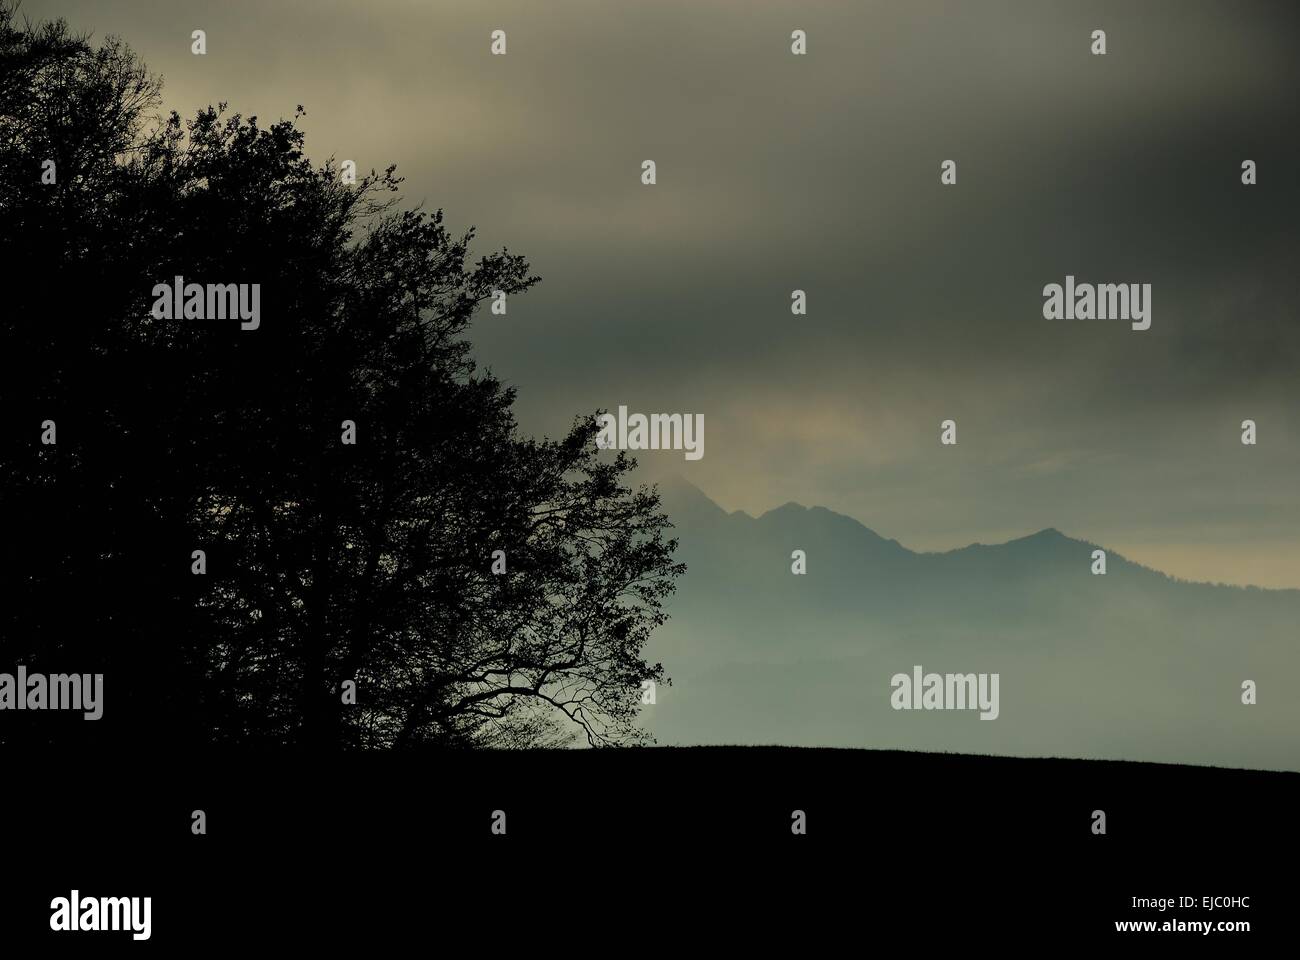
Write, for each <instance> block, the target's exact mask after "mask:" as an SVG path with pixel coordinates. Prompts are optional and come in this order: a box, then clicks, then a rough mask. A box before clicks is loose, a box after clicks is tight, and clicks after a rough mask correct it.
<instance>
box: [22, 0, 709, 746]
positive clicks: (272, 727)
mask: <svg viewBox="0 0 1300 960" xmlns="http://www.w3.org/2000/svg"><path fill="white" fill-rule="evenodd" d="M157 102H158V83H157V81H156V80H155V79H154V78H153V77H151V76H150V75H149V74H148V72H147V71H146V70H144V69H143V68H142V67H141V66H140V64H139V63H138V61H137V60H136V59H135V57H134V56H133V55H132V54H131V53H130V51H129V50H128V49H127V48H125V47H124V46H123V45H122V44H120V43H119V42H117V41H115V40H108V41H106V42H104V43H103V44H100V45H99V46H97V47H96V46H93V45H92V44H91V43H90V42H89V41H88V40H87V39H85V38H80V37H75V36H73V35H71V34H70V33H69V31H68V28H67V27H66V25H65V24H63V23H62V22H59V23H54V24H46V25H39V26H33V25H31V24H19V23H18V22H17V21H16V20H15V18H14V16H13V13H12V10H11V9H10V10H5V11H0V182H2V183H3V193H0V258H3V262H4V263H5V264H6V265H7V267H8V268H9V272H10V275H11V276H13V277H15V278H17V280H18V282H17V283H16V284H13V285H11V286H10V289H9V290H8V291H7V300H8V305H7V309H6V311H5V313H4V316H3V321H2V323H3V326H2V328H0V336H2V337H3V340H2V342H0V354H2V355H3V360H2V361H0V362H2V363H3V371H2V373H3V383H0V409H3V410H4V411H5V416H6V417H8V418H9V425H10V429H9V430H8V431H6V440H5V447H4V458H3V463H2V464H0V471H2V473H0V483H2V484H3V487H2V490H3V497H4V504H5V506H4V515H5V518H6V520H7V521H10V522H11V523H12V533H11V535H10V536H8V537H7V539H6V543H5V551H6V556H7V565H8V572H7V581H6V582H7V584H8V585H9V586H10V587H12V595H11V597H10V599H9V602H7V603H6V604H5V605H4V607H3V612H2V614H0V616H3V620H2V621H0V622H2V623H3V635H2V636H0V671H4V670H10V671H11V670H12V665H13V664H16V663H24V664H26V665H27V667H28V669H29V670H32V671H38V670H45V671H50V672H54V671H75V672H79V673H84V672H102V673H104V674H105V697H104V699H105V716H104V720H102V721H99V722H97V723H87V722H85V721H83V720H81V719H80V718H79V717H78V718H76V719H75V721H70V720H65V719H63V718H59V720H58V721H55V720H52V719H51V718H50V717H49V715H48V714H47V715H37V714H12V713H11V714H9V717H10V718H15V719H14V722H12V723H11V722H8V719H6V723H4V724H0V742H5V741H7V742H9V743H11V744H12V743H19V742H32V741H35V742H49V741H51V740H56V739H62V740H72V739H77V738H80V739H85V738H88V737H89V738H98V739H100V740H106V741H111V742H118V741H119V738H122V737H128V736H129V737H135V738H142V739H143V738H147V739H149V740H153V741H158V740H163V741H172V742H182V743H196V742H202V741H212V742H239V743H248V742H256V743H269V744H296V745H301V746H305V747H309V748H313V749H329V748H337V747H340V746H343V747H348V746H362V747H391V746H405V745H420V744H447V745H502V744H504V745H521V746H522V745H536V744H547V743H554V742H560V741H563V740H566V739H568V738H570V737H571V736H572V733H573V732H574V731H578V732H580V733H582V734H585V736H586V737H587V738H588V740H589V741H590V742H592V743H595V744H606V743H629V742H637V741H639V740H641V739H643V734H642V733H641V732H640V731H639V730H638V728H637V727H636V726H635V719H636V714H637V710H638V707H639V703H640V692H641V684H642V681H644V680H647V679H650V680H655V681H656V682H664V676H663V668H662V667H661V666H660V665H659V664H653V665H652V664H649V663H646V662H645V660H644V659H643V656H642V650H643V646H644V644H645V641H646V639H647V637H648V635H649V632H650V631H651V630H652V629H653V628H654V627H655V626H656V625H658V624H659V623H661V622H662V621H663V620H664V614H663V612H662V609H661V605H662V601H663V599H664V598H665V596H666V595H667V593H668V592H669V591H670V590H671V588H672V584H673V580H674V578H675V577H676V576H677V575H679V574H680V573H681V571H682V569H683V567H682V566H681V565H680V564H674V563H673V562H672V552H673V550H674V548H675V546H676V543H675V541H671V540H666V539H665V528H666V527H667V526H668V524H667V520H666V518H665V517H663V516H662V515H660V514H659V513H658V512H657V508H658V497H657V494H656V493H655V492H654V491H653V490H647V489H645V488H640V489H637V490H633V489H631V488H630V487H629V486H627V485H625V480H626V475H627V473H628V471H629V470H630V469H632V467H633V466H634V461H631V460H629V459H627V458H626V457H625V456H623V455H622V454H619V455H617V456H616V457H610V456H609V455H604V456H598V455H597V453H596V451H595V444H594V437H595V433H596V425H595V420H594V417H584V418H579V419H577V420H575V423H574V425H573V427H572V429H571V430H570V432H569V433H568V434H567V435H566V436H565V437H563V438H562V439H559V440H534V439H531V438H527V437H524V436H521V435H520V434H519V432H518V430H517V427H516V424H515V421H514V419H513V417H512V415H511V412H510V410H511V405H512V403H513V401H514V392H513V390H511V389H509V388H507V387H505V386H503V385H502V384H501V383H500V382H499V381H497V380H496V379H494V378H493V377H492V376H491V375H489V374H486V373H483V372H480V371H479V370H478V369H477V368H476V366H475V363H474V361H473V360H472V359H471V356H470V345H469V343H468V342H467V341H466V340H465V337H464V334H465V331H466V328H467V326H468V324H469V322H470V320H471V317H472V315H473V314H474V312H475V311H476V308H477V307H478V306H479V305H480V304H481V303H483V302H484V301H485V300H486V299H489V298H491V297H492V296H494V295H495V294H496V293H497V292H503V293H505V294H506V295H507V296H510V295H514V294H517V293H520V292H522V291H524V290H527V289H528V288H529V287H530V286H532V285H533V284H534V283H536V282H537V278H536V277H533V276H531V275H530V274H529V270H528V265H527V263H526V261H525V260H524V259H523V258H522V257H519V256H517V255H513V254H510V253H509V252H507V251H504V250H503V251H501V252H500V253H496V254H492V255H490V256H485V257H482V258H481V259H479V260H478V261H477V262H471V261H470V253H469V246H470V242H471V240H472V237H473V231H470V232H469V233H466V234H465V235H463V236H460V237H454V236H452V235H451V234H450V233H449V232H448V231H447V229H446V228H445V226H444V225H443V221H442V215H441V211H439V212H438V213H435V214H432V215H429V214H426V213H424V212H421V211H418V210H417V211H397V210H395V209H394V207H393V204H394V202H395V198H394V196H393V194H394V193H395V192H396V191H397V189H398V186H399V184H400V180H399V178H397V177H396V176H395V174H394V171H393V168H389V169H388V170H387V171H385V172H384V173H382V174H377V173H374V172H373V171H372V172H371V174H370V175H369V176H366V177H364V178H362V179H360V180H359V181H358V182H357V183H356V184H351V185H350V184H345V183H342V182H340V179H339V177H338V174H337V172H336V169H335V167H334V164H333V162H332V161H330V162H327V163H325V164H324V165H323V166H321V167H319V168H313V166H312V165H311V163H310V162H309V161H308V160H307V159H306V158H305V157H304V156H303V153H302V146H303V135H302V133H301V131H299V130H298V129H297V126H296V119H297V118H296V116H295V120H293V121H281V122H278V123H275V124H273V125H271V126H270V127H269V128H265V129H263V128H262V127H260V126H259V125H258V123H257V120H256V118H251V117H250V118H248V119H244V118H242V117H240V116H239V115H230V114H228V112H227V111H226V108H225V105H224V104H223V105H221V106H219V107H217V108H208V109H206V110H203V111H201V112H199V113H198V115H197V116H196V117H195V119H193V120H192V121H189V122H188V123H183V122H182V121H181V119H180V117H179V116H177V115H176V114H174V113H173V114H172V115H171V116H170V117H169V118H166V119H162V120H156V119H155V120H152V121H151V118H150V117H149V115H148V111H150V110H151V109H153V107H154V106H155V105H156V104H157ZM299 113H301V108H299ZM47 159H53V160H54V170H55V182H54V183H52V184H51V183H44V182H42V171H43V161H45V160H47ZM177 276H180V277H183V278H184V282H185V283H191V282H194V283H201V284H207V283H220V284H259V285H260V291H261V300H260V325H259V326H258V327H257V328H256V329H241V323H240V320H239V319H238V318H237V317H235V318H228V319H212V318H207V319H196V318H191V319H185V318H175V319H165V318H159V317H157V316H154V315H153V310H152V307H153V304H154V300H155V295H154V292H153V291H154V287H155V285H157V284H171V283H172V281H173V278H174V277H177ZM47 420H49V421H54V422H55V424H56V429H57V442H56V443H55V444H52V445H47V444H42V443H41V433H42V427H41V425H42V423H43V422H44V421H47ZM344 421H352V422H353V423H354V424H355V438H356V442H355V444H345V443H343V442H342V435H343V422H344ZM196 550H202V551H204V553H205V555H206V574H203V575H195V574H193V573H192V572H191V565H192V563H193V562H194V561H193V560H192V554H193V551H196ZM498 550H500V551H504V564H505V572H504V573H494V572H493V552H494V551H498ZM347 681H352V682H354V683H355V684H356V705H355V706H354V705H350V704H347V703H344V697H343V685H344V684H345V682H347ZM70 724H71V725H70Z"/></svg>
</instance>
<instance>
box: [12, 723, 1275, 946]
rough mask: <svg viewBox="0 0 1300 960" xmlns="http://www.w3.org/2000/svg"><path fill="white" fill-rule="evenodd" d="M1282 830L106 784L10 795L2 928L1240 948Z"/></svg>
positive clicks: (841, 775)
mask: <svg viewBox="0 0 1300 960" xmlns="http://www.w3.org/2000/svg"><path fill="white" fill-rule="evenodd" d="M195 809H202V810H203V811H204V812H205V814H206V818H207V820H206V822H207V834H206V835H204V836H195V835H193V833H192V832H191V814H192V811H193V810H195ZM1297 809H1300V775H1298V774H1292V773H1275V772H1261V771H1248V770H1232V769H1216V768H1208V767H1178V766H1165V765H1154V764H1141V763H1112V762H1100V761H1069V760H1032V759H1013V758H999V757H978V756H958V755H943V754H922V753H897V752H875V751H864V750H803V749H789V748H762V747H760V748H741V747H709V748H681V749H664V748H652V749H627V750H602V751H590V750H575V751H535V752H476V753H457V754H446V753H424V754H416V753H408V754H400V755H394V754H387V755H365V756H348V757H343V758H339V759H337V760H333V761H328V762H310V763H309V762H306V761H301V760H294V759H291V758H286V757H283V756H278V757H265V756H263V757H242V758H220V757H215V758H214V757H209V758H192V759H189V760H185V761H179V762H176V763H172V764H168V765H166V766H163V767H159V766H142V767H139V768H136V769H133V770H132V769H127V768H123V767H122V766H121V758H108V757H103V758H100V759H99V760H97V761H95V762H93V763H91V764H89V765H87V764H84V763H83V764H78V765H76V766H75V767H71V766H70V767H69V768H67V769H65V772H64V773H62V774H57V775H50V776H44V777H42V778H41V779H40V780H39V782H35V781H33V782H30V783H28V784H27V786H26V788H25V790H24V791H22V792H19V791H8V792H6V796H5V799H4V810H3V813H4V822H5V823H6V825H7V826H8V830H7V838H6V849H7V850H8V856H10V858H11V859H12V860H13V862H15V863H23V864H24V865H25V866H24V869H23V871H22V876H21V881H22V882H21V883H20V884H15V885H13V888H12V889H11V890H9V891H8V893H9V896H7V897H4V898H0V904H3V907H2V908H0V914H7V916H4V915H0V927H4V928H6V929H7V930H8V931H11V932H19V931H20V928H21V930H26V931H27V932H28V933H31V932H33V930H35V929H36V927H39V924H40V923H41V922H43V921H44V919H47V918H48V915H49V911H48V906H47V905H48V903H49V900H50V898H52V897H55V896H59V895H64V896H66V895H67V893H68V889H69V887H70V886H76V887H78V889H81V890H83V891H86V890H91V891H94V890H98V891H100V892H104V893H113V894H114V895H119V894H128V893H132V892H133V891H134V892H136V893H148V894H150V895H152V896H153V897H154V898H155V899H154V916H155V920H154V924H155V930H156V931H157V937H158V938H159V939H167V940H168V941H169V942H172V943H184V942H192V941H189V940H187V939H186V937H187V936H192V935H193V932H194V931H199V933H200V935H201V939H203V940H204V942H223V943H224V942H247V941H246V940H242V939H241V938H242V937H244V936H245V935H246V934H249V933H250V932H251V931H257V930H268V931H270V935H271V936H273V937H275V938H279V939H281V940H284V942H286V943H287V942H289V941H290V940H292V939H293V938H294V937H297V936H300V935H301V936H304V937H305V936H306V933H305V931H310V932H311V936H312V937H316V938H318V939H319V938H325V939H327V940H329V941H331V942H333V941H334V939H336V938H342V940H351V939H354V938H357V937H360V938H361V939H362V940H363V941H365V942H369V943H380V942H387V941H385V940H384V939H383V935H385V934H387V935H396V932H395V928H394V927H393V925H394V924H397V925H398V927H400V929H402V930H404V929H406V927H407V926H411V925H413V927H412V928H413V929H417V930H432V929H433V928H434V927H435V926H437V925H456V924H460V925H462V926H465V925H473V923H481V922H484V918H485V916H488V917H496V919H495V920H490V921H489V922H490V923H504V922H506V920H505V919H503V918H502V917H501V911H506V912H507V913H508V914H509V916H510V917H512V918H516V919H517V918H518V917H519V916H522V915H525V914H521V913H520V912H519V911H520V909H521V908H520V906H519V905H520V903H521V902H525V901H526V902H527V903H528V904H529V907H528V908H527V909H528V910H532V909H534V908H538V907H541V906H544V907H545V908H548V909H549V908H553V909H554V910H555V911H558V913H559V914H561V915H567V914H568V913H569V912H574V911H576V912H577V913H578V914H581V913H582V911H584V910H587V911H593V912H594V914H599V915H600V916H601V917H604V918H607V917H610V916H615V915H617V911H620V910H628V911H629V918H628V922H629V923H631V924H632V925H633V926H635V924H636V923H638V922H649V921H648V920H647V917H648V916H651V915H652V916H653V918H654V921H653V922H654V923H656V924H664V925H666V929H674V930H681V929H684V928H686V927H693V926H695V925H697V924H701V923H703V924H704V927H703V928H702V930H701V933H702V935H711V934H719V932H720V931H724V930H725V929H726V928H728V925H730V926H732V927H735V926H736V925H739V926H740V927H743V928H744V929H745V930H748V931H749V933H750V934H753V933H754V932H755V931H757V930H759V929H760V927H761V925H762V924H765V923H769V922H772V921H774V920H775V919H776V917H775V915H774V916H773V917H766V916H763V915H761V914H763V913H764V912H765V911H764V908H763V907H762V904H765V903H766V904H768V908H770V909H777V910H778V912H779V914H780V916H783V917H785V918H786V920H787V921H790V922H794V921H799V920H800V918H812V917H814V916H816V915H819V914H822V913H828V912H829V913H836V915H837V916H838V917H839V921H844V920H845V918H846V917H852V918H856V919H855V921H854V922H856V923H863V924H868V925H871V926H877V925H883V926H888V925H894V926H900V925H901V926H906V927H907V928H908V929H913V930H920V929H924V926H925V924H926V923H929V922H933V921H935V920H937V919H939V918H943V919H944V922H945V923H954V922H956V921H957V918H961V922H962V923H977V924H978V927H977V928H978V929H980V930H983V931H984V932H983V933H982V934H981V936H980V939H981V942H983V943H986V944H996V943H1000V942H1017V939H1016V938H1017V935H1018V934H1019V933H1021V932H1023V931H1024V930H1026V929H1029V928H1030V927H1035V928H1038V927H1043V926H1046V927H1049V928H1051V929H1053V930H1054V931H1055V934H1056V936H1064V937H1067V938H1069V939H1075V938H1078V937H1084V938H1088V937H1089V936H1090V935H1095V936H1100V935H1103V934H1106V935H1109V936H1113V935H1115V934H1114V930H1113V926H1109V927H1108V925H1110V924H1112V922H1113V921H1114V920H1124V919H1131V918H1133V917H1139V916H1145V915H1146V914H1145V913H1142V912H1140V911H1138V912H1135V911H1134V909H1133V908H1132V907H1131V904H1130V901H1131V899H1132V898H1133V897H1135V896H1138V897H1152V896H1178V895H1195V896H1196V897H1200V896H1202V895H1206V896H1216V895H1222V896H1251V897H1253V898H1254V899H1253V906H1252V907H1251V908H1250V912H1249V913H1247V914H1246V915H1247V916H1249V917H1251V918H1253V919H1254V920H1255V921H1256V923H1259V922H1262V921H1263V919H1264V918H1266V917H1268V916H1270V906H1271V911H1272V913H1271V915H1277V913H1278V911H1279V909H1280V908H1279V904H1280V903H1281V901H1280V899H1279V894H1280V892H1281V889H1282V888H1281V887H1279V886H1278V884H1279V883H1281V882H1282V881H1283V880H1284V878H1285V877H1286V876H1288V875H1289V873H1288V871H1290V870H1291V869H1293V866H1294V856H1295V851H1296V849H1297V840H1298V839H1300V831H1298V830H1297V823H1296V819H1295V811H1296V810H1297ZM1097 810H1103V811H1105V814H1106V833H1105V835H1098V834H1094V833H1093V829H1092V828H1093V823H1094V822H1095V815H1094V811H1097ZM496 811H501V812H502V813H504V816H505V824H506V833H505V834H504V835H500V834H494V833H493V831H492V825H493V823H494V822H497V821H498V820H499V817H497V816H495V812H496ZM795 811H802V812H803V813H804V815H805V817H806V823H807V833H806V835H797V834H796V833H794V832H793V831H792V829H791V828H792V824H793V822H794V820H793V819H792V816H793V815H794V812H795ZM795 909H797V910H798V911H801V912H800V913H794V914H791V913H789V912H788V911H790V910H795ZM642 911H649V913H648V914H644V913H642ZM756 911H757V912H758V913H757V914H756ZM843 911H848V912H847V913H844V912H843ZM1185 915H1187V916H1192V915H1193V914H1190V913H1187V914H1185ZM1226 915H1227V914H1224V913H1223V912H1220V913H1219V914H1218V916H1219V917H1223V916H1226ZM471 917H472V918H476V920H473V921H472V920H471V919H470V918H471ZM638 918H639V919H638ZM800 922H802V921H800ZM809 922H811V919H809ZM33 924H35V927H34V926H33ZM917 924H920V926H917ZM818 929H823V928H818ZM972 929H976V927H972ZM295 931H297V933H295ZM36 932H39V930H37V931H36ZM710 932H711V933H710ZM805 932H806V933H807V935H808V936H813V935H815V930H813V929H812V928H806V930H805ZM367 937H370V938H371V939H370V940H366V938H367ZM285 938H288V939H285ZM376 938H377V939H376ZM313 942H316V941H313Z"/></svg>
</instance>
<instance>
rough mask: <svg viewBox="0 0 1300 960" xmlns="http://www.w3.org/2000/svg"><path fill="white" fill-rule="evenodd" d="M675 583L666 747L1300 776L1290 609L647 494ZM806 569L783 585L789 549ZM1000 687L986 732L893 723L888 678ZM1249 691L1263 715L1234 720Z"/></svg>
mask: <svg viewBox="0 0 1300 960" xmlns="http://www.w3.org/2000/svg"><path fill="white" fill-rule="evenodd" d="M661 492H662V493H663V495H664V508H665V510H666V511H667V513H668V515H669V516H670V517H671V518H672V520H673V522H674V524H675V525H676V527H677V530H676V535H677V536H678V537H679V539H680V541H681V548H680V551H679V556H680V558H681V559H682V560H684V561H685V562H686V563H687V565H688V571H687V573H686V575H685V577H683V578H682V581H681V584H680V587H679V590H678V593H677V595H676V596H675V597H674V598H673V600H672V602H671V604H670V612H671V613H672V616H673V619H672V620H671V621H670V622H669V623H668V624H667V625H666V626H665V627H664V628H663V629H662V630H661V631H659V632H658V634H657V636H656V638H655V640H654V641H653V646H652V648H651V650H650V653H651V656H652V657H653V658H655V659H660V660H662V661H663V663H664V664H665V666H666V667H667V668H668V672H669V674H670V676H671V677H672V678H673V681H674V685H673V686H672V687H671V688H668V689H661V690H660V691H659V695H658V702H657V704H656V705H655V706H654V707H653V708H650V709H648V710H647V711H646V712H645V714H644V716H645V719H646V723H647V726H648V727H649V728H650V729H651V730H653V731H654V732H655V734H656V736H658V738H659V740H660V742H661V743H670V744H704V743H750V744H752V743H775V744H791V745H808V746H811V745H833V746H862V747H881V748H903V749H927V750H953V751H963V752H967V751H979V752H986V753H1000V754H1019V755H1034V756H1043V755H1058V756H1079V757H1104V758H1109V759H1141V760H1155V761H1166V762H1180V763H1214V764H1222V765H1230V766H1247V767H1261V768H1274V769H1300V700H1297V698H1295V697H1294V696H1293V695H1292V694H1291V692H1290V691H1291V685H1292V684H1293V683H1294V682H1295V678H1297V677H1300V591H1294V590H1287V591H1267V590H1258V589H1253V588H1252V589H1241V588H1235V587H1223V586H1212V585H1208V584H1189V583H1183V582H1179V581H1175V580H1172V579H1170V578H1168V577H1166V576H1164V575H1163V574H1161V573H1159V572H1157V571H1154V570H1149V569H1147V568H1145V567H1141V566H1139V565H1137V564H1133V563H1130V562H1129V561H1127V560H1125V559H1124V558H1122V557H1121V556H1119V555H1118V554H1115V553H1108V557H1107V573H1106V575H1105V576H1094V575H1093V574H1092V573H1091V564H1092V557H1091V554H1092V551H1093V550H1094V549H1096V545H1094V544H1091V543H1087V542H1084V541H1080V540H1076V539H1072V538H1070V537H1067V536H1065V535H1064V534H1062V533H1060V532H1059V531H1056V530H1043V531H1040V532H1038V533H1035V534H1033V535H1031V536H1027V537H1022V538H1020V539H1016V540H1012V541H1010V542H1008V543H1004V544H996V545H972V546H969V547H965V548H963V549H960V550H954V551H951V552H948V553H915V552H913V551H910V550H908V549H906V548H905V547H903V546H901V545H900V544H898V543H897V542H896V541H893V540H886V539H884V538H882V537H880V536H878V535H877V534H876V533H874V532H873V531H871V530H869V529H868V528H866V527H865V526H863V525H862V524H860V523H858V522H857V521H855V520H853V519H851V518H849V517H845V516H842V515H839V514H836V513H833V512H832V511H829V510H826V509H823V508H819V507H814V508H811V509H809V508H805V507H801V506H799V505H798V504H786V505H785V506H783V507H779V508H777V509H776V510H772V511H770V512H768V513H766V514H764V515H763V516H761V517H757V518H755V517H750V516H748V515H746V514H744V513H740V512H737V513H733V514H728V513H726V512H725V511H723V510H721V509H720V508H719V507H718V506H717V505H716V504H714V503H713V502H712V501H710V500H709V499H708V498H707V497H706V496H705V495H704V494H702V493H701V492H700V491H699V490H697V489H696V488H694V487H692V486H691V485H690V484H688V483H686V482H685V481H680V480H678V481H674V482H670V483H668V484H665V485H663V486H662V487H661ZM795 549H801V550H804V551H806V553H807V557H808V573H807V575H806V576H795V575H793V574H792V573H791V572H790V564H791V557H790V554H791V551H793V550H795ZM914 664H921V665H922V666H923V667H924V668H925V670H926V671H927V672H929V671H935V672H939V673H946V672H962V673H966V672H974V673H998V674H999V675H1000V684H999V700H1000V703H999V707H1000V716H999V717H998V718H997V719H996V720H980V719H979V717H978V714H977V713H975V712H963V711H921V710H914V711H895V710H893V709H892V708H891V707H890V702H889V695H890V678H891V677H892V676H893V675H894V674H895V673H900V672H902V673H910V672H911V670H912V667H913V665H914ZM1247 679H1250V680H1254V681H1255V682H1256V683H1257V684H1258V687H1259V702H1258V703H1257V704H1256V705H1254V706H1245V705H1243V704H1242V703H1241V683H1242V681H1243V680H1247Z"/></svg>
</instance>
